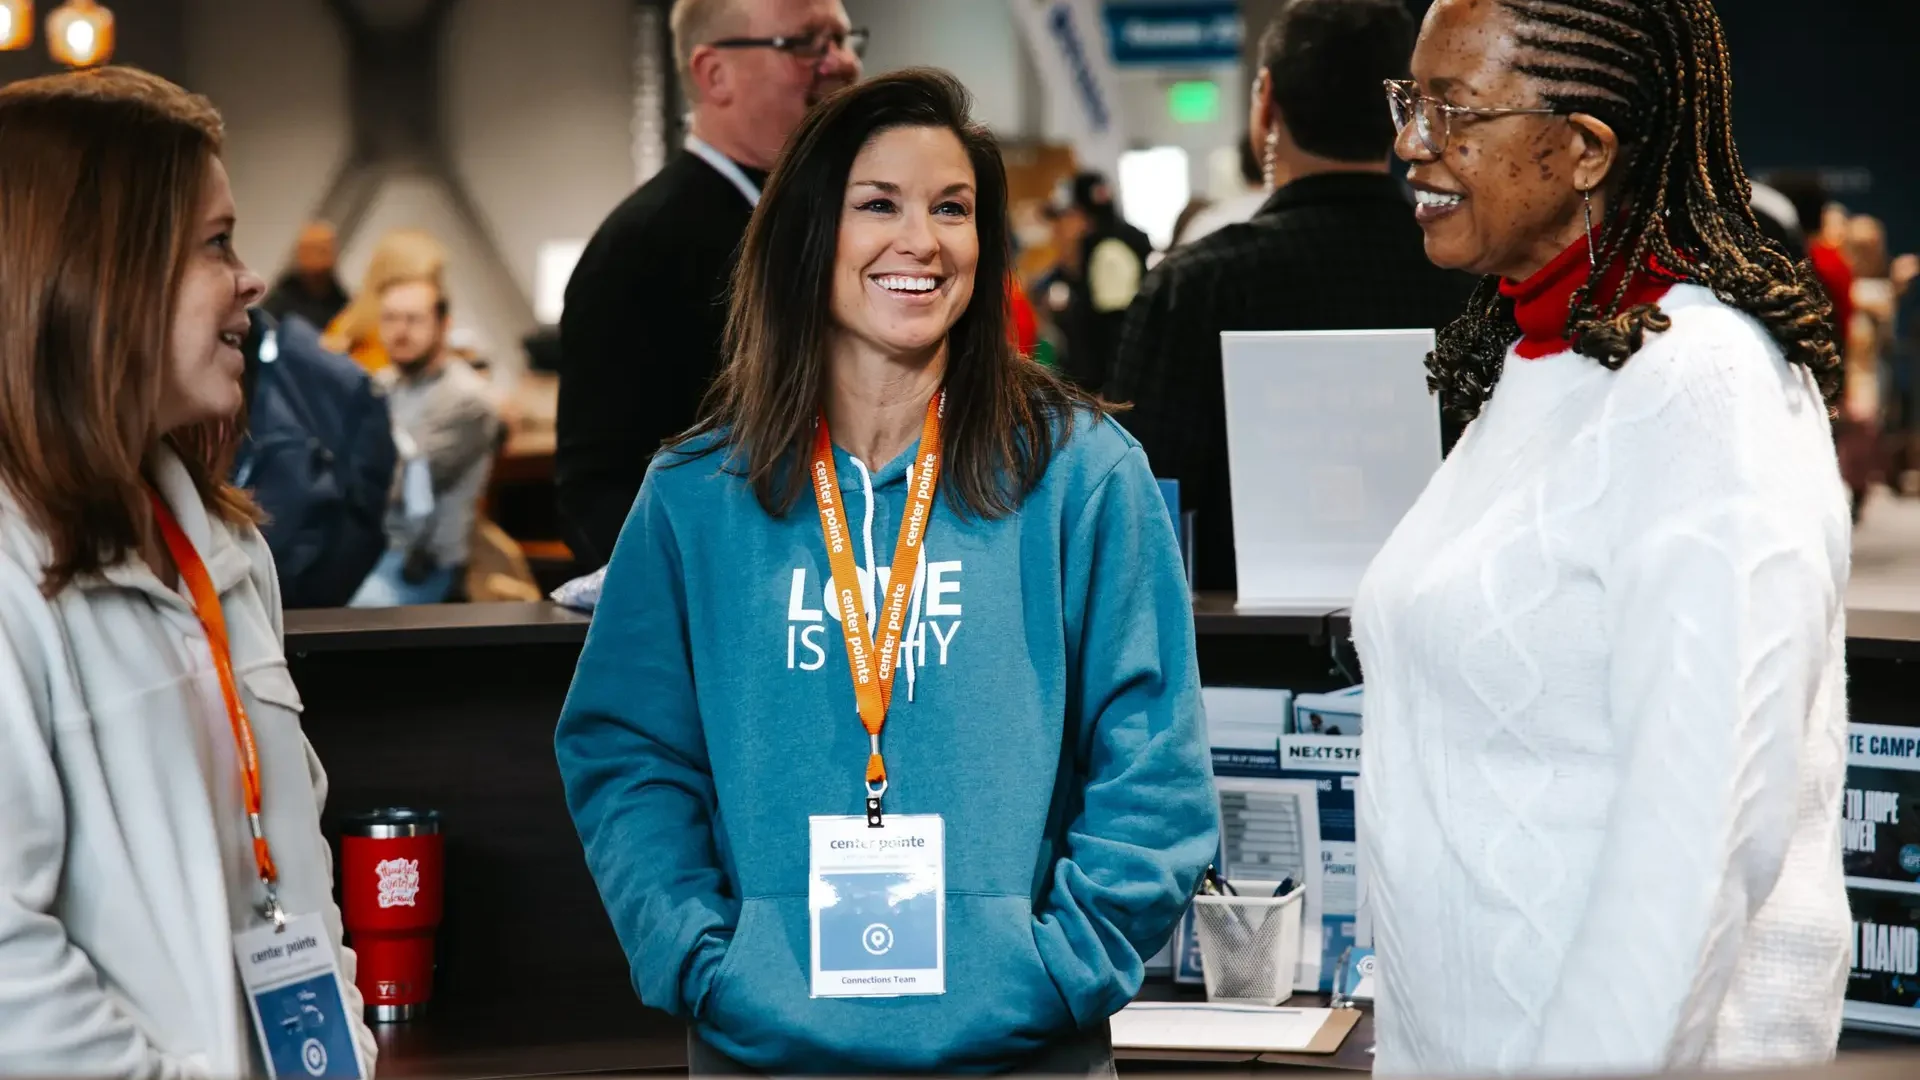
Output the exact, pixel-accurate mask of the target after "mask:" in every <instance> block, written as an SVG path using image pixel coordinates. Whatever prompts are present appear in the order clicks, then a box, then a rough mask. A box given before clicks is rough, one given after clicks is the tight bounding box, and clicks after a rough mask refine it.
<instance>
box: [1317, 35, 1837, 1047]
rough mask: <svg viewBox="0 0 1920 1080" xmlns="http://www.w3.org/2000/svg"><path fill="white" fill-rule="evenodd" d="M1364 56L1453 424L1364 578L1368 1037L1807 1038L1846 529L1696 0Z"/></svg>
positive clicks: (1813, 321)
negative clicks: (1442, 279) (1446, 293)
mask: <svg viewBox="0 0 1920 1080" xmlns="http://www.w3.org/2000/svg"><path fill="white" fill-rule="evenodd" d="M1412 69H1413V74H1414V75H1415V79H1414V80H1413V81H1412V82H1409V83H1395V84H1391V85H1390V86H1389V103H1390V105H1391V108H1392V113H1393V116H1394V119H1395V120H1396V121H1397V122H1398V123H1399V125H1400V133H1399V139H1398V142H1397V144H1396V150H1397V152H1398V153H1399V155H1400V157H1401V158H1403V159H1404V160H1406V161H1407V162H1408V164H1409V166H1410V172H1409V178H1410V180H1411V181H1412V183H1413V186H1414V189H1415V191H1416V192H1417V193H1418V200H1417V207H1416V211H1415V212H1416V215H1417V218H1418V220H1419V222H1420V225H1421V228H1422V229H1423V231H1424V232H1425V237H1426V248H1427V254H1428V255H1429V257H1431V258H1432V259H1433V261H1434V262H1435V263H1437V264H1440V265H1442V266H1448V267H1458V268H1461V269H1467V270H1471V271H1474V272H1476V273H1480V274H1483V275H1486V280H1485V282H1484V284H1483V285H1482V287H1481V289H1480V291H1479V292H1478V293H1477V294H1476V295H1475V296H1474V298H1473V299H1471V300H1470V301H1469V305H1468V310H1467V312H1466V314H1465V315H1463V316H1462V317H1461V318H1460V319H1459V320H1458V321H1457V322H1455V323H1454V324H1452V325H1451V326H1449V327H1447V328H1446V329H1445V330H1444V331H1442V332H1441V334H1440V338H1439V342H1438V348H1437V349H1436V350H1435V352H1434V354H1433V356H1432V358H1431V360H1430V361H1429V368H1430V371H1431V373H1432V378H1433V383H1434V385H1435V387H1436V389H1438V391H1439V392H1440V396H1441V399H1442V402H1443V403H1444V404H1445V405H1446V406H1447V407H1449V408H1452V409H1455V410H1457V411H1458V412H1459V413H1460V414H1462V416H1463V418H1469V419H1471V420H1472V423H1471V425H1470V426H1469V427H1468V428H1467V430H1466V433H1465V434H1464V435H1463V437H1462V438H1461V440H1460V442H1459V444H1458V446H1457V447H1456V448H1455V450H1454V451H1453V453H1452V454H1451V455H1450V456H1449V457H1448V459H1447V461H1446V463H1445V464H1444V465H1443V466H1442V467H1441V468H1440V471H1439V472H1438V473H1437V474H1436V475H1435V476H1434V478H1433V480H1432V482H1431V483H1430V485H1429V486H1428V488H1427V490H1426V492H1425V493H1424V494H1423V495H1422V496H1421V497H1420V499H1419V501H1418V502H1417V504H1416V505H1415V506H1414V507H1413V509H1412V510H1411V511H1410V512H1409V513H1408V514H1407V516H1406V518H1405V519H1404V520H1403V521H1402V522H1401V524H1400V526H1399V528H1398V529H1397V530H1396V531H1395V533H1394V535H1393V537H1392V539H1391V540H1390V541H1389V542H1388V543H1387V545H1386V546H1385V548H1384V549H1383V550H1382V551H1381V552H1380V555H1379V557H1378V558H1377V559H1376V561H1375V562H1374V564H1373V566H1372V568H1371V569H1370V570H1369V571H1368V573H1367V575H1366V578H1365V580H1364V582H1363V584H1362V585H1361V588H1360V592H1359V596H1358V598H1357V602H1356V604H1355V608H1354V634H1355V639H1356V641H1357V643H1358V645H1359V648H1360V652H1361V659H1362V662H1363V664H1364V666H1365V671H1366V679H1367V722H1366V733H1365V736H1364V738H1365V743H1366V745H1365V749H1364V756H1365V758H1366V762H1367V776H1366V783H1365V784H1363V785H1362V788H1361V800H1362V801H1361V806H1360V826H1361V827H1360V839H1361V842H1362V844H1364V845H1365V848H1366V854H1365V857H1366V860H1367V862H1368V864H1369V866H1370V867H1371V868H1372V872H1371V879H1372V882H1373V888H1372V889H1371V899H1372V902H1373V915H1374V920H1373V921H1374V926H1375V930H1376V936H1375V941H1376V945H1377V947H1378V950H1379V955H1380V961H1381V966H1380V971H1381V979H1382V986H1381V992H1380V995H1379V997H1378V1003H1377V1013H1376V1019H1377V1027H1378V1032H1379V1035H1378V1061H1377V1065H1378V1069H1379V1071H1380V1072H1382V1073H1390V1074H1407V1073H1414V1074H1419V1075H1423V1076H1433V1075H1442V1074H1449V1073H1473V1074H1478V1075H1486V1074H1491V1073H1496V1072H1511V1073H1534V1074H1555V1073H1570V1072H1588V1073H1616V1074H1622V1075H1625V1074H1638V1073H1643V1072H1656V1071H1666V1070H1669V1069H1672V1070H1681V1071H1691V1070H1694V1069H1697V1068H1701V1067H1753V1066H1782V1065H1788V1064H1796V1063H1802V1062H1809V1061H1818V1060H1822V1059H1824V1058H1826V1057H1829V1056H1831V1055H1832V1053H1833V1050H1834V1044H1835V1040H1836V1038H1837V1036H1838V1034H1839V1026H1840V1010H1841V996H1842V991H1843V989H1844V987H1845V983H1846V979H1847V970H1848V937H1849V933H1850V924H1849V920H1848V913H1847V899H1846V893H1845V887H1844V882H1843V879H1842V876H1841V862H1840V851H1839V829H1838V823H1839V814H1840V795H1841V786H1842V781H1843V777H1844V774H1845V726H1846V699H1845V693H1846V691H1845V670H1844V661H1843V646H1844V639H1845V633H1844V625H1843V624H1844V619H1845V609H1844V607H1843V603H1844V598H1845V594H1846V578H1847V565H1848V557H1849V554H1848V542H1849V528H1848V520H1847V499H1846V492H1845V490H1844V488H1843V487H1842V485H1841V482H1840V476H1839V472H1838V469H1837V467H1836V465H1835V461H1834V450H1833V441H1832V438H1831V435H1830V434H1829V428H1828V419H1827V418H1828V412H1827V405H1826V402H1825V401H1824V400H1823V396H1824V394H1825V393H1830V392H1831V391H1832V389H1833V386H1834V382H1835V379H1836V375H1837V371H1838V359H1837V356H1836V354H1835V350H1834V340H1833V327H1832V325H1831V322H1830V320H1829V317H1828V310H1827V302H1826V299H1825V298H1824V296H1822V295H1821V293H1820V291H1819V287H1818V285H1817V284H1816V283H1815V282H1814V281H1813V280H1812V279H1811V277H1810V275H1809V274H1808V272H1807V271H1806V270H1805V269H1804V268H1800V267H1796V265H1795V263H1794V261H1793V260H1791V259H1790V258H1789V257H1788V256H1787V255H1786V253H1785V252H1783V251H1781V250H1780V249H1778V248H1775V247H1772V246H1770V245H1769V243H1768V242H1767V241H1766V240H1765V239H1764V238H1763V236H1762V234H1761V231H1760V229H1759V226H1758V224H1757V223H1756V221H1755V220H1754V217H1753V212H1752V209H1751V207H1750V206H1749V202H1748V186H1747V179H1746V176H1745V173H1744V171H1743V170H1742V168H1741V164H1740V158H1739V155H1738V153H1737V152H1736V151H1735V149H1734V145H1733V138H1732V134H1731V121H1730V119H1729V112H1730V111H1729V104H1728V99H1729V96H1730V94H1731V89H1730V86H1729V82H1728V78H1727V52H1726V43H1725V39H1724V38H1723V36H1722V34H1721V29H1720V25H1719V21H1718V19H1717V17H1716V16H1715V14H1714V10H1713V7H1712V5H1711V4H1710V3H1708V2H1707V0H1479V2H1475V0H1438V2H1437V3H1435V4H1434V6H1433V7H1432V8H1431V9H1430V12H1429V14H1428V15H1427V20H1426V25H1425V27H1424V28H1423V30H1422V31H1421V34H1420V38H1419V42H1418V45H1417V46H1416V48H1415V50H1414V55H1413V63H1412Z"/></svg>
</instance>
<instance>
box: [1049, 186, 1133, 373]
mask: <svg viewBox="0 0 1920 1080" xmlns="http://www.w3.org/2000/svg"><path fill="white" fill-rule="evenodd" d="M1045 212H1046V214H1047V215H1048V216H1049V217H1051V218H1052V219H1053V220H1054V221H1055V222H1057V223H1058V225H1057V227H1056V229H1055V233H1054V235H1055V237H1056V239H1057V242H1058V243H1060V244H1062V245H1064V248H1063V249H1062V252H1061V261H1060V265H1059V267H1058V268H1057V269H1056V271H1055V273H1054V274H1052V275H1050V278H1051V280H1050V282H1049V286H1048V287H1049V290H1050V291H1049V297H1050V298H1051V300H1052V306H1053V310H1054V321H1055V323H1056V324H1057V325H1058V326H1059V328H1060V337H1061V344H1062V353H1063V355H1062V356H1061V358H1060V365H1059V366H1060V368H1061V370H1062V371H1065V372H1066V373H1067V375H1068V376H1069V377H1070V378H1072V379H1073V381H1074V382H1075V383H1078V384H1079V386H1080V388H1081V389H1083V390H1086V391H1087V392H1088V393H1092V394H1098V393H1100V392H1101V388H1102V387H1103V386H1105V385H1106V381H1107V374H1108V372H1109V371H1110V370H1111V369H1112V367H1113V357H1114V351H1115V350H1116V349H1117V348H1118V346H1119V342H1120V324H1121V322H1122V321H1123V320H1124V319H1125V318H1126V314H1127V305H1128V304H1131V303H1133V298H1134V297H1135V296H1137V295H1139V293H1140V283H1141V281H1143V280H1144V279H1145V278H1146V276H1147V260H1148V259H1149V258H1151V257H1152V255H1153V241H1151V240H1149V239H1147V234H1146V233H1144V232H1141V231H1140V230H1139V229H1136V228H1134V227H1133V226H1132V225H1130V224H1128V223H1127V221H1126V219H1124V218H1122V217H1121V216H1120V209H1119V207H1117V206H1116V205H1114V200H1113V188H1112V186H1111V185H1110V184H1108V183H1107V178H1106V177H1105V176H1103V175H1101V174H1100V173H1095V172H1083V173H1080V174H1078V175H1076V176H1075V177H1074V178H1073V179H1072V180H1070V181H1067V182H1065V183H1063V184H1061V185H1060V187H1059V189H1058V190H1057V191H1056V192H1055V193H1054V199H1053V202H1052V203H1051V204H1049V206H1048V207H1047V209H1046V211H1045Z"/></svg>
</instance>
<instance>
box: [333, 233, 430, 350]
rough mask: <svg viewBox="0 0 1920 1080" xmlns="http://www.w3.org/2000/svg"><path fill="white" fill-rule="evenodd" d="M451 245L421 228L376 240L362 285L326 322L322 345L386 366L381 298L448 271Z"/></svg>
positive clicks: (361, 281)
mask: <svg viewBox="0 0 1920 1080" xmlns="http://www.w3.org/2000/svg"><path fill="white" fill-rule="evenodd" d="M446 267H447V249H446V248H445V247H443V246H441V244H440V241H438V240H436V239H434V238H433V236H432V234H430V233H428V232H426V231H425V230H422V229H395V230H393V231H392V232H390V233H387V234H386V235H385V236H382V237H381V238H380V242H379V243H377V244H375V245H374V248H373V257H372V258H371V259H369V260H367V272H366V273H365V274H362V275H361V277H360V290H359V291H358V292H356V293H354V295H353V299H352V300H351V301H349V302H348V304H347V306H346V308H345V309H344V310H342V311H341V312H340V314H339V315H338V316H336V317H335V318H334V320H333V322H331V323H329V324H327V326H326V328H325V329H326V332H325V333H324V334H322V335H321V337H320V341H321V344H323V345H325V346H326V347H327V348H328V349H330V350H332V351H333V352H337V353H344V354H345V355H347V356H350V357H352V358H353V359H354V362H355V363H358V364H359V365H360V366H361V367H362V368H365V369H366V370H367V371H369V372H377V371H379V370H381V369H382V368H384V367H386V366H387V350H386V347H385V346H383V345H382V344H381V342H380V297H381V296H383V295H384V294H385V293H386V291H387V286H389V285H392V284H394V283H395V282H399V281H417V280H420V279H422V278H434V277H439V276H440V275H441V274H443V273H445V272H446Z"/></svg>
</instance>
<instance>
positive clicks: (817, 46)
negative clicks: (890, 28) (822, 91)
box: [707, 29, 871, 63]
mask: <svg viewBox="0 0 1920 1080" xmlns="http://www.w3.org/2000/svg"><path fill="white" fill-rule="evenodd" d="M869 36H871V35H869V34H868V32H867V31H866V30H864V29H860V30H848V31H846V32H845V33H840V32H837V31H833V30H822V31H819V32H817V33H812V34H804V35H797V34H796V35H787V36H784V37H759V38H721V39H720V40H719V41H710V42H708V43H707V44H709V45H712V46H713V47H714V48H716V49H778V50H780V51H781V52H783V53H786V54H787V55H788V56H791V57H793V58H794V59H795V60H810V61H813V62H815V63H818V62H819V61H821V60H823V59H825V58H826V55H827V53H828V52H830V51H832V50H834V49H845V50H847V51H848V52H851V53H852V54H853V55H855V56H865V55H866V54H867V39H868V37H869Z"/></svg>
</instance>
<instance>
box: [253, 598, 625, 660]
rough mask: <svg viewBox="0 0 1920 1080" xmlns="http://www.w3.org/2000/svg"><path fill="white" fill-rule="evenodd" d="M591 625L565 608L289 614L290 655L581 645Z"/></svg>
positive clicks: (505, 606)
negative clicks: (446, 648) (329, 651)
mask: <svg viewBox="0 0 1920 1080" xmlns="http://www.w3.org/2000/svg"><path fill="white" fill-rule="evenodd" d="M590 621H591V620H590V619H588V618H587V616H585V615H582V614H580V613H579V612H576V611H569V610H567V609H566V608H563V607H561V606H560V605H559V604H553V603H537V604H434V605H431V606H423V607H400V608H315V609H310V610H305V611H289V612H287V652H288V654H289V655H291V654H293V653H309V652H320V651H326V650H356V651H371V650H378V649H419V648H444V647H448V646H464V645H572V646H574V647H576V648H577V647H579V645H580V644H581V643H582V642H584V641H586V640H587V624H588V623H589V622H590Z"/></svg>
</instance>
